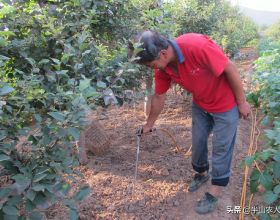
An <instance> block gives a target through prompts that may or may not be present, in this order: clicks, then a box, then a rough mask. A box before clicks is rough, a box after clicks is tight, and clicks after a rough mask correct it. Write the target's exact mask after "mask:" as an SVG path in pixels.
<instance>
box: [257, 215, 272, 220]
mask: <svg viewBox="0 0 280 220" xmlns="http://www.w3.org/2000/svg"><path fill="white" fill-rule="evenodd" d="M258 217H259V220H271V217H270V215H269V214H266V213H260V214H258Z"/></svg>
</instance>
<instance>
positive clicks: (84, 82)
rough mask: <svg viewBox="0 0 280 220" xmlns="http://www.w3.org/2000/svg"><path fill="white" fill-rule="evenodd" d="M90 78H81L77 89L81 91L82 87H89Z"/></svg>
mask: <svg viewBox="0 0 280 220" xmlns="http://www.w3.org/2000/svg"><path fill="white" fill-rule="evenodd" d="M90 81H91V80H90V79H88V78H84V79H82V80H80V84H79V90H80V91H83V90H84V89H86V88H88V87H90Z"/></svg>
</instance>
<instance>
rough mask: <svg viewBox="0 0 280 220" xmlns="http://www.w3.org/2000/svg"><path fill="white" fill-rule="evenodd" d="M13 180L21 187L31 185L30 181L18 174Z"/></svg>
mask: <svg viewBox="0 0 280 220" xmlns="http://www.w3.org/2000/svg"><path fill="white" fill-rule="evenodd" d="M12 179H13V180H15V181H16V183H17V184H18V185H20V186H28V185H29V184H30V180H29V179H28V178H27V177H25V176H24V175H22V174H17V175H15V176H13V177H12Z"/></svg>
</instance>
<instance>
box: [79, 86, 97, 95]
mask: <svg viewBox="0 0 280 220" xmlns="http://www.w3.org/2000/svg"><path fill="white" fill-rule="evenodd" d="M83 96H84V97H86V98H90V97H92V98H99V97H101V93H100V92H96V89H95V88H94V87H92V86H90V87H88V88H86V89H84V90H83Z"/></svg>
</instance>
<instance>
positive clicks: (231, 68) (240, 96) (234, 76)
mask: <svg viewBox="0 0 280 220" xmlns="http://www.w3.org/2000/svg"><path fill="white" fill-rule="evenodd" d="M224 74H225V76H226V78H227V81H228V83H229V85H230V87H231V89H232V91H233V94H234V96H235V99H236V102H237V106H238V110H239V113H240V114H241V116H242V117H243V118H244V119H247V118H248V116H249V115H250V112H251V107H250V104H249V103H248V102H247V101H246V97H245V94H244V90H243V85H242V81H241V78H240V75H239V72H238V70H237V68H236V66H235V64H234V63H233V62H232V61H230V60H229V61H228V63H227V64H226V66H225V69H224Z"/></svg>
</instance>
